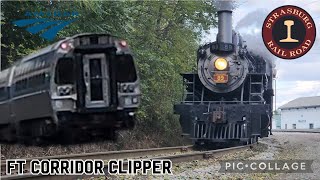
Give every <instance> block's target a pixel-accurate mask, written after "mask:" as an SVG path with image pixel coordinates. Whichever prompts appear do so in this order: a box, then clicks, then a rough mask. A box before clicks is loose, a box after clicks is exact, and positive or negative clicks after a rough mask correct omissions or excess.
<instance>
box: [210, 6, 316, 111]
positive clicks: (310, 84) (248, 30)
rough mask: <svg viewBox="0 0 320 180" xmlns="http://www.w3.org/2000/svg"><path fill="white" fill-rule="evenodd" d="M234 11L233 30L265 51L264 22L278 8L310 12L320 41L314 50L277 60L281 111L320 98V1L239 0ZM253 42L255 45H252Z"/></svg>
mask: <svg viewBox="0 0 320 180" xmlns="http://www.w3.org/2000/svg"><path fill="white" fill-rule="evenodd" d="M236 2H237V4H238V6H239V7H238V8H237V9H235V11H234V12H233V27H234V28H235V29H236V31H238V32H240V34H241V35H242V36H244V37H246V36H247V37H251V38H252V37H255V38H256V39H255V40H252V41H254V42H247V44H248V48H251V49H254V48H258V49H259V52H260V50H263V51H265V50H266V48H265V47H264V44H263V41H262V35H261V28H262V23H263V21H264V19H265V18H266V16H267V15H268V14H269V13H270V12H271V11H272V10H273V9H275V8H277V7H280V6H283V5H296V6H299V7H301V8H303V9H304V10H306V11H307V12H308V13H309V14H310V15H311V17H312V18H313V20H314V22H315V24H316V28H317V39H316V42H315V44H314V45H313V47H312V49H311V50H310V51H309V52H308V53H307V54H306V55H304V56H303V57H301V58H298V59H294V60H283V59H279V58H277V57H275V56H273V55H271V54H270V53H269V52H268V51H267V50H266V53H268V54H267V55H269V56H270V55H271V56H273V57H274V59H275V64H276V69H277V91H276V93H277V104H276V106H277V108H278V107H279V106H281V105H283V104H285V103H287V102H289V101H291V100H293V99H295V98H298V97H305V96H320V57H319V56H320V0H303V1H302V0H237V1H236ZM216 34H217V30H216V29H212V30H211V31H210V35H208V36H207V37H206V40H205V41H208V42H209V41H214V40H215V37H216ZM251 43H252V45H251Z"/></svg>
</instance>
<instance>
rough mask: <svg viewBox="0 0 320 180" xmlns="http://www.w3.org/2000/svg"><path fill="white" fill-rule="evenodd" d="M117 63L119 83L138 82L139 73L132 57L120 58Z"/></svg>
mask: <svg viewBox="0 0 320 180" xmlns="http://www.w3.org/2000/svg"><path fill="white" fill-rule="evenodd" d="M116 63H117V65H116V67H117V70H116V71H117V72H116V73H117V81H118V82H134V81H136V80H137V72H136V68H135V66H134V62H133V59H132V57H131V56H120V57H118V58H117V60H116Z"/></svg>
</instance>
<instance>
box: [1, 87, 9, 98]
mask: <svg viewBox="0 0 320 180" xmlns="http://www.w3.org/2000/svg"><path fill="white" fill-rule="evenodd" d="M7 97H8V94H7V91H6V88H5V87H0V101H1V100H5V99H7Z"/></svg>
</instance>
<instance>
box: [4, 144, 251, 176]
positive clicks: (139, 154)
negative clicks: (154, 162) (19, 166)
mask: <svg viewBox="0 0 320 180" xmlns="http://www.w3.org/2000/svg"><path fill="white" fill-rule="evenodd" d="M251 147H252V145H245V146H238V147H231V148H224V149H218V150H210V151H194V150H193V146H179V147H169V148H155V149H140V150H126V151H112V152H105V153H90V154H78V155H76V157H75V155H72V156H58V157H59V158H60V159H103V160H109V159H128V158H144V159H169V160H171V161H172V162H173V163H179V162H187V161H193V160H200V159H208V158H213V157H220V156H222V155H225V154H227V153H232V152H237V151H243V150H246V149H250V148H251ZM176 152H182V153H181V154H173V153H176ZM170 153H171V154H170ZM162 154H170V155H165V156H155V157H150V156H153V155H162ZM146 156H149V157H147V158H146ZM52 157H54V158H57V156H52ZM52 157H43V158H42V159H50V158H52ZM28 160H29V161H30V159H28ZM28 160H27V161H28ZM106 168H107V165H106V164H105V169H106ZM92 177H98V176H92ZM100 177H101V176H100ZM80 178H89V176H85V175H82V176H47V175H31V174H29V173H26V174H24V175H10V176H2V177H1V180H11V179H32V180H35V179H37V180H42V179H50V180H62V179H63V180H64V179H66V180H68V179H80Z"/></svg>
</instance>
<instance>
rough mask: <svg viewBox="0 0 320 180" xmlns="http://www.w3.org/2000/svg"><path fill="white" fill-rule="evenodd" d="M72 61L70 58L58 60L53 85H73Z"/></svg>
mask: <svg viewBox="0 0 320 180" xmlns="http://www.w3.org/2000/svg"><path fill="white" fill-rule="evenodd" d="M73 67H74V61H73V59H72V58H61V59H59V61H58V63H57V67H56V75H55V83H56V84H58V85H63V84H73V83H74V82H75V76H74V71H73V70H74V68H73Z"/></svg>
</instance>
